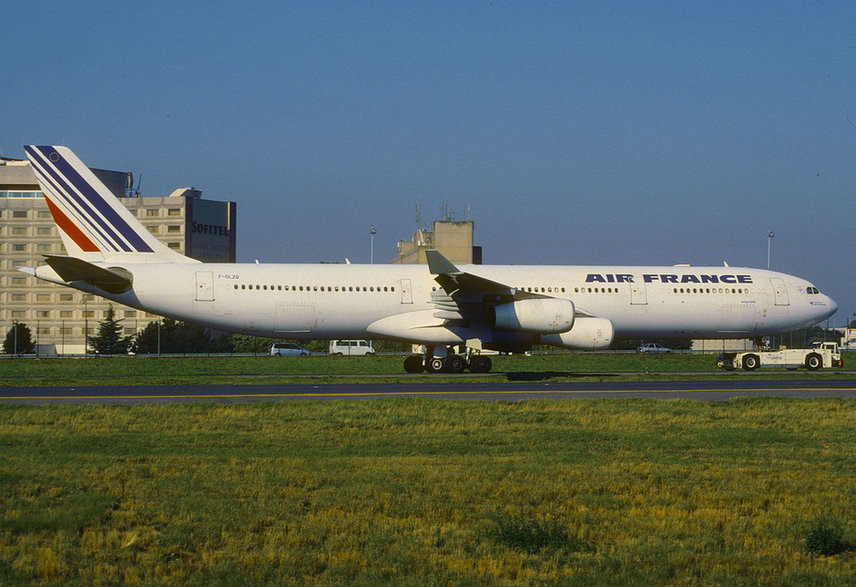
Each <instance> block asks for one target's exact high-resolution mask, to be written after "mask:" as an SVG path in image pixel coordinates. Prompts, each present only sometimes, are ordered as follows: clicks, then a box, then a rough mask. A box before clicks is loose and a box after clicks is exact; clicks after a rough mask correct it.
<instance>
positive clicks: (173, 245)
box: [167, 242, 181, 249]
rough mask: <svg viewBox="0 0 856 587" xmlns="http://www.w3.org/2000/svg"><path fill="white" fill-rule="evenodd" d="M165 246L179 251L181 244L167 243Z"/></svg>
mask: <svg viewBox="0 0 856 587" xmlns="http://www.w3.org/2000/svg"><path fill="white" fill-rule="evenodd" d="M167 246H168V247H169V248H171V249H180V248H181V243H175V242H173V243H168V244H167Z"/></svg>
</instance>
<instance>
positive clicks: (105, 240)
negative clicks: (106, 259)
mask: <svg viewBox="0 0 856 587" xmlns="http://www.w3.org/2000/svg"><path fill="white" fill-rule="evenodd" d="M28 152H29V154H30V156H31V157H32V158H33V159H34V160H36V161H39V162H40V163H42V162H41V159H42V157H41V155H40V154H39V153H34V152H32V151H28ZM42 167H43V170H44V171H41V170H38V171H37V173H39V175H40V178H39V179H40V181H43V182H44V183H45V184H47V185H48V186H50V188H52V189H53V191H54V192H55V193H56V194H57V195H58V197H59V198H60V202H58V203H62V204H63V205H65V206H67V207H69V208H71V209H73V210H74V213H75V217H76V218H79V219H80V221H81V222H84V223H85V224H86V226H87V227H88V229H89V231H90V237H92V238H93V239H94V240H95V241H97V242H98V244H99V246H100V248H101V249H112V250H114V251H118V250H119V249H118V248H117V247H116V245H114V244H113V243H112V241H111V239H110V238H109V237H108V236H107V235H106V234H104V232H103V231H102V230H101V228H100V227H98V226H97V225H93V224H92V222H91V221H90V220H89V219H88V218H87V216H86V214H85V213H84V211H83V210H81V209H80V206H79V205H78V203H77V202H76V201H75V200H73V199H69V198H64V197H62V194H64V193H67V192H68V190H67V189H64V188H62V187H60V186H59V185H57V183H56V181H55V180H54V178H53V177H52V173H53V172H52V171H51V170H50V168H49V167H47V166H45V165H44V163H42ZM34 170H35V167H34ZM49 174H51V175H49Z"/></svg>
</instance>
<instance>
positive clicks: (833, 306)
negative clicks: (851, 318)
mask: <svg viewBox="0 0 856 587" xmlns="http://www.w3.org/2000/svg"><path fill="white" fill-rule="evenodd" d="M826 301H827V303H828V304H829V314H828V316H832V315H833V314H835V312H837V311H838V304H837V303H835V300H833V299H832V298H831V297H829V296H826Z"/></svg>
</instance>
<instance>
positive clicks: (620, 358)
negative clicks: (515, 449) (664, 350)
mask: <svg viewBox="0 0 856 587" xmlns="http://www.w3.org/2000/svg"><path fill="white" fill-rule="evenodd" d="M716 357H717V355H715V354H680V353H674V354H667V355H646V354H635V353H602V354H601V353H569V354H555V355H552V354H551V355H534V356H531V357H526V356H520V355H513V356H497V357H493V362H494V369H493V371H494V374H493V375H490V376H489V377H492V378H494V379H495V380H499V381H504V380H508V379H514V378H515V377H520V376H521V374H532V373H536V374H539V375H540V376H541V377H542V378H550V379H555V380H561V379H563V378H565V379H570V378H571V377H573V379H574V380H580V379H581V377H583V375H581V374H587V377H588V378H591V379H595V380H597V379H598V378H599V375H598V374H600V373H621V374H622V375H621V377H622V378H623V379H655V378H660V379H691V378H701V377H703V378H705V379H709V378H711V377H712V376H711V375H709V373H710V372H711V371H716V365H715V363H716ZM845 360H846V359H845ZM402 363H403V357H399V356H378V357H322V356H319V357H309V358H303V359H301V358H296V357H292V358H277V357H229V356H225V357H187V358H172V357H124V358H87V359H4V360H0V385H6V386H9V385H15V386H21V385H112V384H115V383H117V382H119V383H122V384H125V385H134V384H141V383H145V384H167V383H169V384H183V383H188V384H190V383H193V384H205V383H234V384H242V383H258V381H259V379H258V378H259V377H264V378H265V382H267V383H290V382H296V381H299V380H301V378H305V376H307V375H311V376H316V377H324V376H326V375H335V376H337V377H339V378H340V379H338V380H337V381H339V382H341V377H342V376H352V377H353V378H352V379H350V381H354V382H359V380H360V376H365V375H371V376H373V377H378V376H384V377H385V378H386V380H388V381H404V380H407V381H412V380H413V379H412V377H406V376H405V375H404V369H403V366H402ZM506 373H508V374H509V375H505V374H506ZM678 373H689V374H678ZM745 374H746V373H745V372H744V371H740V372H734V373H727V372H725V371H716V375H714V376H713V377H735V376H741V375H745ZM755 376H758V374H756V375H755ZM761 376H764V377H779V378H805V377H839V378H840V377H848V378H854V377H856V376H854V375H852V374H845V373H841V371H840V370H838V369H823V370H820V371H817V372H814V373H811V372H807V371H805V370H804V369H801V370H799V371H787V370H784V369H779V370H764V371H763V375H761ZM423 377H424V379H425V380H428V381H438V380H441V379H442V377H443V375H429V374H424V375H423ZM375 380H376V379H375ZM456 380H460V378H459V377H458V378H456ZM473 380H476V381H484V380H485V378H484V376H478V377H476V376H473ZM583 380H585V379H583ZM613 380H615V378H613Z"/></svg>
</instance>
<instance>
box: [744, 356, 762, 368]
mask: <svg viewBox="0 0 856 587" xmlns="http://www.w3.org/2000/svg"><path fill="white" fill-rule="evenodd" d="M759 363H760V361H759V359H758V355H746V356H745V357H743V368H744V369H746V370H747V371H754V370H755V369H757V368H758V366H759Z"/></svg>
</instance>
